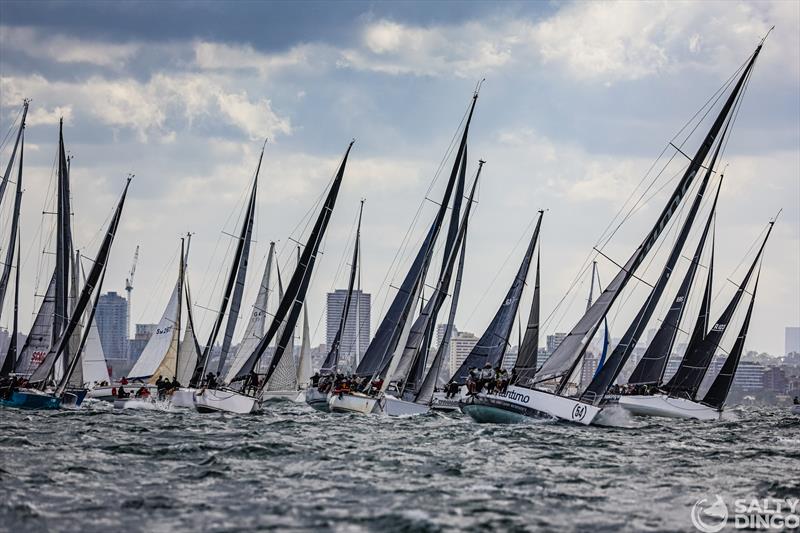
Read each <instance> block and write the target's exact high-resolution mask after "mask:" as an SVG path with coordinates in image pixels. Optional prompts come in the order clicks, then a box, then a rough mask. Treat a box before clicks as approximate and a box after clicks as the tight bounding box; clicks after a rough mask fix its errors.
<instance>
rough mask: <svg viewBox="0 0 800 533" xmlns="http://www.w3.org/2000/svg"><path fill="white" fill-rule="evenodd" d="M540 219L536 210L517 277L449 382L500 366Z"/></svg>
mask: <svg viewBox="0 0 800 533" xmlns="http://www.w3.org/2000/svg"><path fill="white" fill-rule="evenodd" d="M543 217H544V211H539V218H538V219H537V221H536V228H535V229H534V230H533V235H531V240H530V242H529V243H528V249H527V250H526V251H525V255H524V256H523V257H522V263H521V264H520V265H519V269H518V270H517V274H516V276H514V280H513V281H512V282H511V286H510V287H509V288H508V292H506V296H505V298H503V302H502V303H501V304H500V307H499V308H498V309H497V312H496V313H495V315H494V318H492V321H491V322H490V323H489V326H488V327H487V328H486V331H484V332H483V335H481V338H480V339H478V343H477V344H476V345H475V347H474V348H473V349H472V351H471V352H470V353H469V355H467V357H466V359H464V362H463V363H462V364H461V366H460V367H459V368H458V370H457V371H456V373H455V374H454V375H453V378H452V381H454V382H456V383H458V384H459V385H463V384H464V383H466V381H467V375H468V374H469V370H470V368H472V367H476V368H482V367H483V366H484V365H485V364H486V363H489V364H491V365H492V367H494V366H496V365H499V364H501V363H502V361H503V356H504V355H505V353H506V348H507V347H508V339H509V337H510V336H511V329H512V328H513V327H514V317H516V316H517V310H518V309H519V300H520V297H521V296H522V288H523V287H524V286H525V280H526V279H527V277H528V269H529V268H530V265H531V259H532V258H533V251H534V249H535V248H536V243H537V242H538V241H539V230H540V229H541V227H542V218H543Z"/></svg>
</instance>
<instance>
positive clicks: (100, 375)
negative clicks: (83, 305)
mask: <svg viewBox="0 0 800 533" xmlns="http://www.w3.org/2000/svg"><path fill="white" fill-rule="evenodd" d="M81 366H82V369H83V382H84V383H89V384H91V383H102V382H104V381H108V379H109V378H108V364H107V363H106V356H105V354H104V353H103V345H102V344H100V331H99V330H98V329H97V320H92V325H91V326H90V327H89V333H87V336H86V343H85V345H84V347H83V353H82V354H81Z"/></svg>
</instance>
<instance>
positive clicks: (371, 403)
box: [328, 392, 378, 415]
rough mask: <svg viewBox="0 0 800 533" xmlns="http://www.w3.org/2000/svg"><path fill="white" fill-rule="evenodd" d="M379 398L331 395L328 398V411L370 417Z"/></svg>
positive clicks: (359, 394) (356, 395) (357, 395)
mask: <svg viewBox="0 0 800 533" xmlns="http://www.w3.org/2000/svg"><path fill="white" fill-rule="evenodd" d="M377 401H378V400H377V398H372V397H371V396H367V395H365V394H361V393H358V392H356V393H350V394H341V395H339V394H331V395H330V397H329V398H328V409H330V410H331V412H333V413H361V414H364V415H368V414H370V413H371V412H372V410H373V409H374V408H375V404H376V403H377Z"/></svg>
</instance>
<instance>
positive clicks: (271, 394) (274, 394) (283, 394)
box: [261, 390, 297, 401]
mask: <svg viewBox="0 0 800 533" xmlns="http://www.w3.org/2000/svg"><path fill="white" fill-rule="evenodd" d="M295 398H297V391H296V390H273V391H264V392H262V393H261V399H263V400H265V401H266V400H291V401H294V400H295Z"/></svg>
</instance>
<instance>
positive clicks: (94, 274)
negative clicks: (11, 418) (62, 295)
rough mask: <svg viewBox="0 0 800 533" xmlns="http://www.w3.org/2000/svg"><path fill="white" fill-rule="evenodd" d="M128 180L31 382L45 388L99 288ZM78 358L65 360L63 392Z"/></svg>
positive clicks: (129, 181) (62, 382)
mask: <svg viewBox="0 0 800 533" xmlns="http://www.w3.org/2000/svg"><path fill="white" fill-rule="evenodd" d="M130 183H131V180H130V178H128V181H127V182H126V183H125V189H124V190H123V191H122V196H121V197H120V199H119V203H117V208H116V210H115V211H114V215H113V216H112V217H111V222H109V225H108V229H107V230H106V234H105V236H104V237H103V242H102V243H101V245H100V249H99V250H98V252H97V256H96V257H95V260H94V262H93V263H92V268H91V270H89V275H88V276H87V277H86V283H85V284H84V286H83V290H82V291H81V294H80V296H79V297H78V301H77V303H76V304H75V308H74V309H73V312H72V316H71V317H70V319H69V320H68V321H67V324H66V327H65V328H64V331H63V332H62V334H61V336H60V337H59V339H58V341H57V342H56V343H55V344H54V345H53V347H52V348H51V349H50V353H48V354H47V357H45V360H44V361H43V362H42V364H41V365H39V367H38V368H37V369H36V371H35V372H34V373H33V375H32V376H31V379H30V381H31V383H39V384H40V387H41V388H43V387H44V385H45V383H46V381H47V380H48V379H49V378H50V377H51V376H52V374H53V363H54V362H55V361H56V360H57V359H58V358H59V357H63V356H65V355H66V353H65V351H66V347H67V344H68V343H69V339H70V337H71V336H72V332H73V331H75V328H76V327H77V326H78V322H80V319H81V317H82V316H83V313H84V311H86V306H87V305H89V299H90V298H91V297H92V292H93V291H94V290H95V289H97V290H98V291H100V290H102V282H101V275H102V273H103V271H104V269H105V266H106V263H107V262H108V258H109V255H110V253H111V245H112V244H113V243H114V236H115V234H116V232H117V227H118V226H119V221H120V218H121V217H122V207H123V206H124V205H125V197H126V196H127V194H128V186H129V185H130ZM87 329H88V328H87ZM78 360H79V357H73V358H72V359H71V360H70V361H68V365H67V369H66V372H65V373H64V376H62V378H61V382H60V383H59V390H61V391H62V392H63V390H64V386H66V384H67V383H68V382H69V378H70V375H71V374H72V371H74V369H75V365H76V364H77V362H78Z"/></svg>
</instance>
